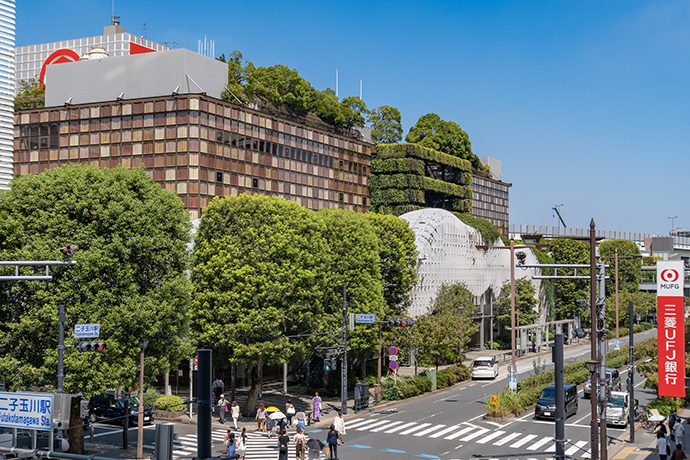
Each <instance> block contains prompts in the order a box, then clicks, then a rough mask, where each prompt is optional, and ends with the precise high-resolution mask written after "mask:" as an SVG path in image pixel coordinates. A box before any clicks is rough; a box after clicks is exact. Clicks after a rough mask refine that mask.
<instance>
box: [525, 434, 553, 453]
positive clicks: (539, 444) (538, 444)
mask: <svg viewBox="0 0 690 460" xmlns="http://www.w3.org/2000/svg"><path fill="white" fill-rule="evenodd" d="M551 441H553V437H552V436H544V437H543V438H541V439H540V440H539V441H537V442H535V443H534V444H532V445H531V446H529V447H528V448H527V450H537V449H539V448H540V447H542V446H543V445H544V444H546V443H548V442H551Z"/></svg>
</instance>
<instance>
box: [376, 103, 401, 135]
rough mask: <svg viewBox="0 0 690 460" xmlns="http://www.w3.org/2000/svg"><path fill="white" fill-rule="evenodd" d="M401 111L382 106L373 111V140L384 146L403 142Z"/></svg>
mask: <svg viewBox="0 0 690 460" xmlns="http://www.w3.org/2000/svg"><path fill="white" fill-rule="evenodd" d="M401 119H402V117H401V116H400V110H398V109H396V108H395V107H389V106H387V105H382V106H381V107H377V108H375V109H374V110H372V111H371V113H370V114H369V119H368V120H367V121H368V122H369V123H371V129H372V130H371V138H372V139H373V140H375V141H376V142H381V143H383V144H396V143H398V142H400V141H401V140H402V133H403V128H402V124H401V122H400V121H401Z"/></svg>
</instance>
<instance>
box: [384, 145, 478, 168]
mask: <svg viewBox="0 0 690 460" xmlns="http://www.w3.org/2000/svg"><path fill="white" fill-rule="evenodd" d="M405 157H412V158H419V159H420V160H426V161H431V162H434V163H436V164H439V165H445V166H450V167H452V168H456V169H460V170H462V171H467V172H470V171H472V163H470V162H469V161H467V160H463V159H462V158H459V157H456V156H453V155H448V154H447V153H443V152H439V151H436V150H434V149H430V148H427V147H422V146H421V145H418V144H378V145H377V146H376V158H405Z"/></svg>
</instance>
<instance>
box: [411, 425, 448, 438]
mask: <svg viewBox="0 0 690 460" xmlns="http://www.w3.org/2000/svg"><path fill="white" fill-rule="evenodd" d="M444 426H445V425H434V426H432V427H430V428H427V429H426V430H422V431H420V432H419V433H415V434H414V435H415V436H424V435H425V434H429V433H431V432H433V431H436V430H440V429H441V428H443V427H444Z"/></svg>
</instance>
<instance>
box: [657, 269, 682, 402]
mask: <svg viewBox="0 0 690 460" xmlns="http://www.w3.org/2000/svg"><path fill="white" fill-rule="evenodd" d="M684 280H685V276H684V273H683V262H682V261H661V260H660V261H659V262H657V265H656V293H657V315H658V319H657V322H658V331H659V336H658V342H659V396H676V397H684V396H685V315H684V313H685V307H684V304H683V287H684V286H683V284H684Z"/></svg>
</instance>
